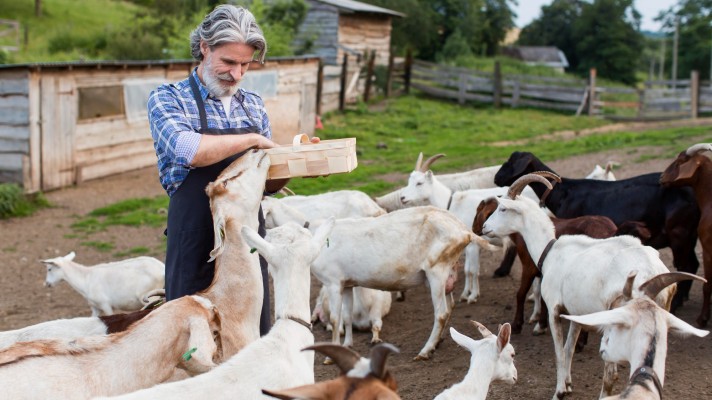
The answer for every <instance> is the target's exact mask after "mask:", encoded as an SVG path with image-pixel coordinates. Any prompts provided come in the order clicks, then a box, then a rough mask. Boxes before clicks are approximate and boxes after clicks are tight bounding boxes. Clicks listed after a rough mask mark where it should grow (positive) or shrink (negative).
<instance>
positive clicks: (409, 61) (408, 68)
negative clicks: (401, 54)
mask: <svg viewBox="0 0 712 400" xmlns="http://www.w3.org/2000/svg"><path fill="white" fill-rule="evenodd" d="M412 69H413V51H412V50H411V49H408V52H407V53H406V55H405V71H404V72H403V80H404V81H405V82H404V83H405V94H408V93H410V76H411V72H412Z"/></svg>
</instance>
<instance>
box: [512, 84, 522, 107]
mask: <svg viewBox="0 0 712 400" xmlns="http://www.w3.org/2000/svg"><path fill="white" fill-rule="evenodd" d="M519 90H520V89H519V79H517V80H516V81H514V89H512V108H517V107H518V106H519V96H520V94H519Z"/></svg>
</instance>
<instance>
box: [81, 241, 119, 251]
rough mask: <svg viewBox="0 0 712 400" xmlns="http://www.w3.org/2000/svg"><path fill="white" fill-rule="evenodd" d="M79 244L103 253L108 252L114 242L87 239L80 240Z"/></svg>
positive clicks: (112, 247)
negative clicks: (84, 240) (85, 240)
mask: <svg viewBox="0 0 712 400" xmlns="http://www.w3.org/2000/svg"><path fill="white" fill-rule="evenodd" d="M81 244H82V246H87V247H93V248H95V249H97V250H99V251H101V252H103V253H106V252H109V251H111V250H113V249H114V244H113V243H110V242H101V241H88V242H82V243H81Z"/></svg>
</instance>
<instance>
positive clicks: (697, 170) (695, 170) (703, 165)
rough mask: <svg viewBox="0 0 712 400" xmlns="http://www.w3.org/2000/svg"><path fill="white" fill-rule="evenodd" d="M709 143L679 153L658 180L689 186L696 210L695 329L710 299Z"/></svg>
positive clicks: (701, 322)
mask: <svg viewBox="0 0 712 400" xmlns="http://www.w3.org/2000/svg"><path fill="white" fill-rule="evenodd" d="M708 152H712V143H699V144H695V145H693V146H690V147H689V148H688V149H687V150H685V151H683V152H681V153H680V154H679V155H678V156H677V159H675V161H673V162H672V164H670V166H668V167H667V168H666V169H665V171H664V172H663V174H662V175H661V176H660V183H661V184H662V185H663V186H672V187H677V186H691V187H692V188H693V189H694V191H695V200H697V206H698V207H699V208H700V213H701V215H700V223H699V225H698V226H697V234H698V235H699V237H700V243H701V244H702V260H703V265H704V268H705V278H706V279H707V283H705V284H704V286H703V287H702V310H701V311H700V315H699V316H698V317H697V325H698V326H701V327H703V326H706V325H707V321H709V319H710V296H712V160H710V159H709V157H707V154H709V153H708Z"/></svg>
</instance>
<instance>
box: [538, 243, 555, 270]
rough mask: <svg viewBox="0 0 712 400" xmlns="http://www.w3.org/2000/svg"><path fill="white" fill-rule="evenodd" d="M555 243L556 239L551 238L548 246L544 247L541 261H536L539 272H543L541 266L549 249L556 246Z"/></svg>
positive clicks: (540, 257)
mask: <svg viewBox="0 0 712 400" xmlns="http://www.w3.org/2000/svg"><path fill="white" fill-rule="evenodd" d="M554 243H556V239H551V240H550V241H549V243H547V244H546V247H544V251H542V252H541V256H539V262H538V263H536V268H537V269H538V270H539V272H541V267H542V266H543V265H544V259H545V258H546V256H547V255H548V254H549V250H551V248H552V247H554Z"/></svg>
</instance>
